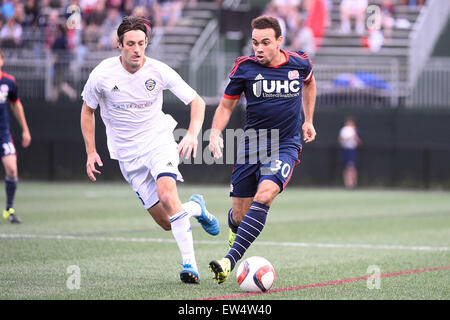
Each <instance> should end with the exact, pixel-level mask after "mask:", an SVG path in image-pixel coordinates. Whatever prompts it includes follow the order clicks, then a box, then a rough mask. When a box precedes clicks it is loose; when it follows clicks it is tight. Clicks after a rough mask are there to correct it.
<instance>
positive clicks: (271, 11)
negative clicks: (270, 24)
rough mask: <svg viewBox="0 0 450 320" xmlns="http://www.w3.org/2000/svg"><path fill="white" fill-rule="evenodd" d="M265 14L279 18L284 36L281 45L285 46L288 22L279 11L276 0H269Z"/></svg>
mask: <svg viewBox="0 0 450 320" xmlns="http://www.w3.org/2000/svg"><path fill="white" fill-rule="evenodd" d="M263 15H265V16H270V17H274V18H276V19H277V20H278V23H279V24H280V28H281V35H282V36H283V41H282V42H281V47H282V48H283V47H284V45H285V44H286V39H287V35H286V33H287V28H286V23H285V22H284V18H283V17H282V16H281V14H280V13H279V11H278V6H277V5H276V4H275V3H274V1H272V2H269V3H268V4H267V6H266V9H265V11H264V12H263Z"/></svg>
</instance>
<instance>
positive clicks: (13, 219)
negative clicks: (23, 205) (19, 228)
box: [3, 208, 22, 223]
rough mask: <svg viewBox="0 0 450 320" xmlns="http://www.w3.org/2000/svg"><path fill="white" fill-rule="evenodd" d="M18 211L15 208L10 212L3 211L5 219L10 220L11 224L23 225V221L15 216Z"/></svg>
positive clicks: (10, 209) (9, 210)
mask: <svg viewBox="0 0 450 320" xmlns="http://www.w3.org/2000/svg"><path fill="white" fill-rule="evenodd" d="M15 213H16V210H14V208H9V209H8V210H3V219H5V220H8V221H9V222H11V223H21V222H22V221H21V220H20V219H19V217H18V216H16V215H15Z"/></svg>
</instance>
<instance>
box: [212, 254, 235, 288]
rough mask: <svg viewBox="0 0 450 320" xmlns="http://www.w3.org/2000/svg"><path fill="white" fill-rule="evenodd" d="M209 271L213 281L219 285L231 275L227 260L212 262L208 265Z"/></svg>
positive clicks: (229, 264)
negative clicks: (212, 273) (212, 274)
mask: <svg viewBox="0 0 450 320" xmlns="http://www.w3.org/2000/svg"><path fill="white" fill-rule="evenodd" d="M209 269H210V270H211V272H214V276H213V279H215V280H217V283H219V284H221V283H223V282H225V281H226V280H227V279H228V276H229V275H230V273H231V261H230V259H228V258H222V259H220V260H213V261H211V262H210V263H209Z"/></svg>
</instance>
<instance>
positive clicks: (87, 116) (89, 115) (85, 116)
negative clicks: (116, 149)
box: [81, 102, 103, 181]
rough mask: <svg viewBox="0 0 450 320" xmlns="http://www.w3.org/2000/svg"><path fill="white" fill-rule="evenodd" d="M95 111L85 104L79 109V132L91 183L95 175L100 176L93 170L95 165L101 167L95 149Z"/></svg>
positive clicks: (98, 172) (94, 179) (101, 164)
mask: <svg viewBox="0 0 450 320" xmlns="http://www.w3.org/2000/svg"><path fill="white" fill-rule="evenodd" d="M94 112H95V110H94V109H92V108H90V107H89V106H88V105H87V104H86V102H84V103H83V107H82V108H81V132H82V133H83V139H84V144H85V146H86V154H87V161H86V173H87V175H88V177H89V179H91V180H92V181H96V180H97V179H96V178H95V174H101V172H100V171H98V170H97V169H96V168H95V164H96V163H97V164H98V165H99V166H100V167H101V166H103V163H102V160H101V159H100V156H99V155H98V153H97V150H96V148H95V114H94Z"/></svg>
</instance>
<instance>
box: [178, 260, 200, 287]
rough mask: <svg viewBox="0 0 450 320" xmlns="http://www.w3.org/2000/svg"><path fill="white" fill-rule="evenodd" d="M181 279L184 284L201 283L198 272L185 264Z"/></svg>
mask: <svg viewBox="0 0 450 320" xmlns="http://www.w3.org/2000/svg"><path fill="white" fill-rule="evenodd" d="M180 279H181V281H182V282H184V283H195V284H198V283H200V277H199V276H198V272H197V270H195V269H194V268H193V267H192V266H191V265H190V264H183V270H181V272H180Z"/></svg>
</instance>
